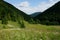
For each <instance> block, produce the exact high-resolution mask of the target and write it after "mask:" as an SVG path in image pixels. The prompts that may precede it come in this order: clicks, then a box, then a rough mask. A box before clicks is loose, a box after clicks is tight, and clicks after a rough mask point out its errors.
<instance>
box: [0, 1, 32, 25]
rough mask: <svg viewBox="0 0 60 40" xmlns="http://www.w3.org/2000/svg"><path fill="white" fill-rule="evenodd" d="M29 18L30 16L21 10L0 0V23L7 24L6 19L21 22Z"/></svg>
mask: <svg viewBox="0 0 60 40" xmlns="http://www.w3.org/2000/svg"><path fill="white" fill-rule="evenodd" d="M30 19H31V18H30V17H29V16H28V15H27V14H25V13H24V12H22V11H21V10H18V9H17V8H16V7H14V6H13V5H11V4H9V3H7V2H5V1H3V0H0V21H1V23H2V24H8V21H14V22H21V21H23V20H25V21H29V20H30Z"/></svg>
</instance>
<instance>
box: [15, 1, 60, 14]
mask: <svg viewBox="0 0 60 40" xmlns="http://www.w3.org/2000/svg"><path fill="white" fill-rule="evenodd" d="M58 1H60V0H49V2H46V1H43V2H40V4H38V5H37V6H35V7H31V6H30V3H29V2H28V1H24V2H21V3H20V4H18V6H16V7H17V8H18V9H20V10H22V11H24V12H25V13H27V14H31V13H34V12H43V11H44V10H46V9H47V8H49V7H51V6H52V5H54V4H55V3H56V2H58Z"/></svg>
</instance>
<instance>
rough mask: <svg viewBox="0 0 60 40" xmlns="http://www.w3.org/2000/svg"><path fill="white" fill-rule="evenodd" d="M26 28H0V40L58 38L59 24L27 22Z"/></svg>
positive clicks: (59, 34)
mask: <svg viewBox="0 0 60 40" xmlns="http://www.w3.org/2000/svg"><path fill="white" fill-rule="evenodd" d="M25 26H26V28H24V29H23V28H22V29H21V28H8V29H7V28H6V29H0V40H60V26H46V25H40V24H29V23H27V22H25Z"/></svg>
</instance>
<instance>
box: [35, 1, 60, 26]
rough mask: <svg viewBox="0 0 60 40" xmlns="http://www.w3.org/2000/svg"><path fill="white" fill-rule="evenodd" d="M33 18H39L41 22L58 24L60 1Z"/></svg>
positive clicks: (59, 22)
mask: <svg viewBox="0 0 60 40" xmlns="http://www.w3.org/2000/svg"><path fill="white" fill-rule="evenodd" d="M35 18H37V19H39V20H40V23H42V24H47V25H50V24H51V25H54V24H55V25H57V24H58V25H60V1H59V2H58V3H56V4H55V5H53V6H52V7H50V8H49V9H47V10H45V11H44V12H43V13H41V14H39V15H38V16H36V17H35Z"/></svg>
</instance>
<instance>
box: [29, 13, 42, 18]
mask: <svg viewBox="0 0 60 40" xmlns="http://www.w3.org/2000/svg"><path fill="white" fill-rule="evenodd" d="M39 14H41V12H35V13H33V14H31V15H30V16H31V17H36V16H37V15H39Z"/></svg>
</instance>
